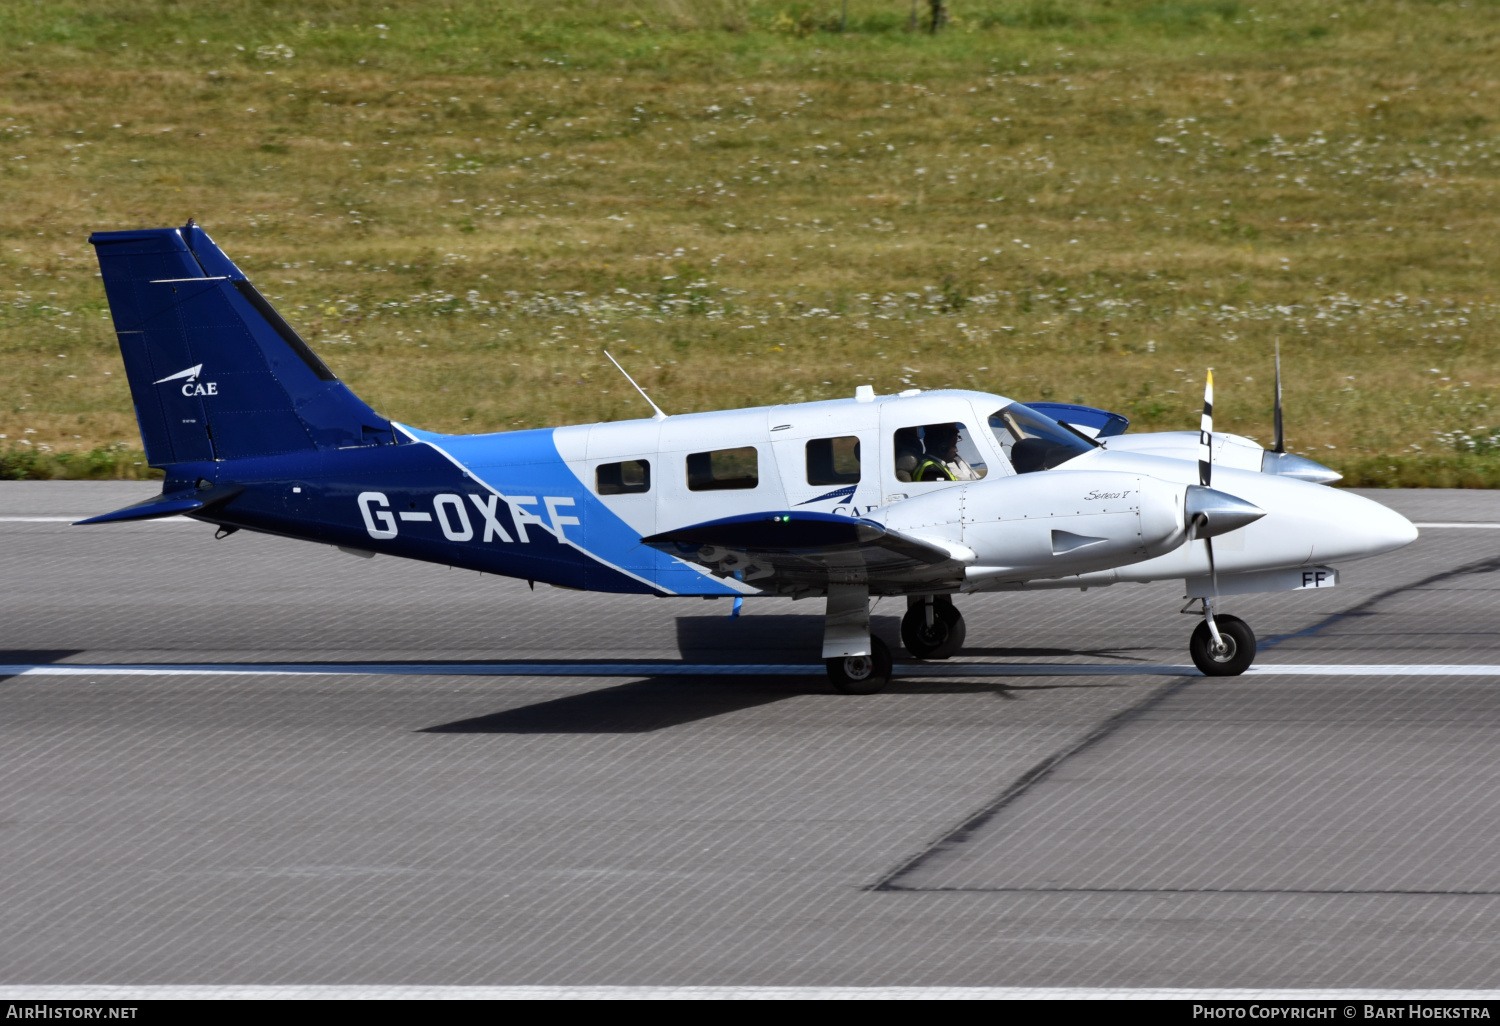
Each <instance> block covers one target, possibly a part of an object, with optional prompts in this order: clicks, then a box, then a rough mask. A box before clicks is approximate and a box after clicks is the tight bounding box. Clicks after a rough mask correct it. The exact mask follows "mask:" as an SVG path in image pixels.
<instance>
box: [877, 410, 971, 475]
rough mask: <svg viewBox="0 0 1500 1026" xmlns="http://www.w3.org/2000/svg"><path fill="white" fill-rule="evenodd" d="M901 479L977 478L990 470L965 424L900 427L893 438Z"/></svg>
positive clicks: (897, 472)
mask: <svg viewBox="0 0 1500 1026" xmlns="http://www.w3.org/2000/svg"><path fill="white" fill-rule="evenodd" d="M892 449H893V451H894V452H895V458H896V466H895V471H896V480H898V481H978V480H979V479H980V478H982V477H984V475H985V474H986V473H988V472H989V468H988V467H987V466H986V465H985V462H984V456H983V455H982V454H981V453H980V451H979V447H978V446H976V445H975V444H974V440H973V438H971V437H970V435H969V431H968V429H967V428H966V427H964V425H962V424H955V423H953V422H952V421H949V422H947V423H944V424H923V425H921V426H919V427H909V428H901V429H900V430H898V431H897V432H896V434H895V437H894V438H893V439H892Z"/></svg>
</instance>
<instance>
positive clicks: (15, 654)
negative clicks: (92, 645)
mask: <svg viewBox="0 0 1500 1026" xmlns="http://www.w3.org/2000/svg"><path fill="white" fill-rule="evenodd" d="M82 651H83V649H81V648H46V649H39V648H7V649H0V666H39V665H41V664H42V663H60V662H62V661H63V660H64V659H68V658H71V657H72V656H76V655H78V654H79V653H80V652H82ZM11 676H13V675H12V674H0V681H3V680H10V678H11Z"/></svg>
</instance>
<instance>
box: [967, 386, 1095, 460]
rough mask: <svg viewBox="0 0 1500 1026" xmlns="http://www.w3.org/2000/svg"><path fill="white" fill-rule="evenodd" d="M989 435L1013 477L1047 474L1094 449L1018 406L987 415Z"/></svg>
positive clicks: (1030, 411) (1092, 446)
mask: <svg viewBox="0 0 1500 1026" xmlns="http://www.w3.org/2000/svg"><path fill="white" fill-rule="evenodd" d="M990 431H991V432H992V433H993V434H994V436H995V441H996V442H998V443H999V444H1000V448H1001V449H1003V450H1005V456H1006V458H1007V459H1009V460H1010V465H1011V466H1013V467H1015V468H1016V473H1017V474H1029V473H1031V472H1032V471H1034V470H1051V469H1052V468H1053V467H1056V466H1058V465H1060V464H1063V463H1066V462H1068V460H1070V459H1072V458H1073V457H1075V456H1082V455H1083V454H1084V453H1086V452H1088V451H1089V450H1090V449H1092V448H1094V443H1092V442H1089V441H1088V440H1087V439H1085V438H1083V437H1082V436H1081V435H1077V434H1074V433H1073V432H1071V431H1069V430H1068V429H1067V428H1065V427H1063V426H1062V425H1061V424H1059V423H1058V422H1057V421H1055V420H1052V419H1051V418H1050V417H1045V416H1043V415H1042V414H1040V413H1038V412H1036V411H1035V410H1033V409H1031V408H1030V407H1029V406H1022V405H1021V404H1020V403H1011V404H1010V405H1009V406H1006V407H1003V408H1002V409H1000V410H999V411H997V412H995V413H992V414H990Z"/></svg>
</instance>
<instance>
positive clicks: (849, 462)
mask: <svg viewBox="0 0 1500 1026" xmlns="http://www.w3.org/2000/svg"><path fill="white" fill-rule="evenodd" d="M807 483H808V484H810V485H846V484H859V439H858V438H856V437H855V436H854V435H841V436H840V437H838V438H814V439H811V440H809V441H808V443H807Z"/></svg>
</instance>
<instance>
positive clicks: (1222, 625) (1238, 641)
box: [1188, 599, 1255, 677]
mask: <svg viewBox="0 0 1500 1026" xmlns="http://www.w3.org/2000/svg"><path fill="white" fill-rule="evenodd" d="M1188 651H1189V652H1190V653H1191V654H1192V657H1193V665H1194V666H1196V667H1198V669H1200V670H1202V671H1203V675H1204V676H1205V677H1238V676H1239V675H1240V674H1242V673H1244V672H1245V671H1246V670H1248V669H1250V664H1251V663H1253V662H1255V632H1254V631H1252V630H1251V629H1250V625H1249V624H1248V623H1246V622H1245V621H1244V620H1241V619H1240V618H1239V617H1237V616H1230V615H1228V614H1227V613H1218V614H1215V613H1214V607H1213V603H1212V602H1210V601H1209V600H1207V599H1205V600H1204V602H1203V622H1202V623H1200V624H1199V625H1198V626H1197V627H1196V628H1194V630H1193V636H1192V639H1191V640H1189V641H1188Z"/></svg>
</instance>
